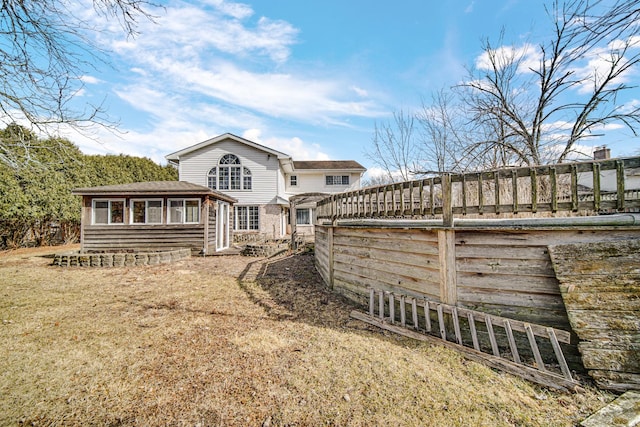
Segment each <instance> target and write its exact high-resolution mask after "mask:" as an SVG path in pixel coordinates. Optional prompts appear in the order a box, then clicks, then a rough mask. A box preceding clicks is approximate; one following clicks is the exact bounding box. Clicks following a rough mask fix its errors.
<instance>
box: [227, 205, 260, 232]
mask: <svg viewBox="0 0 640 427" xmlns="http://www.w3.org/2000/svg"><path fill="white" fill-rule="evenodd" d="M233 209H234V215H233V217H234V227H233V228H234V229H235V230H244V231H252V230H259V229H260V217H259V214H258V212H259V208H258V206H234V207H233Z"/></svg>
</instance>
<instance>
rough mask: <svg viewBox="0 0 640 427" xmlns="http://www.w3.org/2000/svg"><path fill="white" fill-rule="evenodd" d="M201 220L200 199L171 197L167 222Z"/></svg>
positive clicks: (177, 222) (184, 222)
mask: <svg viewBox="0 0 640 427" xmlns="http://www.w3.org/2000/svg"><path fill="white" fill-rule="evenodd" d="M199 222H200V199H169V201H168V206H167V223H169V224H197V223H199Z"/></svg>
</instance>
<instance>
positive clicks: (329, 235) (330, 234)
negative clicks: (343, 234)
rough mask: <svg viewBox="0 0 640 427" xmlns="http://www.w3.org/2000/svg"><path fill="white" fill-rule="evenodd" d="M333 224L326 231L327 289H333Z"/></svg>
mask: <svg viewBox="0 0 640 427" xmlns="http://www.w3.org/2000/svg"><path fill="white" fill-rule="evenodd" d="M334 227H335V222H332V224H331V225H330V226H329V229H328V230H327V247H328V248H327V249H328V251H329V289H333V229H334Z"/></svg>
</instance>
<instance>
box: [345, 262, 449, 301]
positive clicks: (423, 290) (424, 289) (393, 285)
mask: <svg viewBox="0 0 640 427" xmlns="http://www.w3.org/2000/svg"><path fill="white" fill-rule="evenodd" d="M333 283H334V287H335V286H338V285H339V286H341V287H346V288H348V289H349V290H350V291H352V292H356V293H359V294H362V295H365V294H366V290H367V289H368V288H369V287H370V286H375V287H376V288H380V289H385V290H387V291H391V292H398V293H405V294H407V295H411V296H414V297H417V298H423V297H425V296H427V297H430V298H433V299H435V300H437V299H438V298H439V290H438V287H437V285H429V284H428V283H426V282H422V283H417V284H415V286H411V284H410V283H408V282H406V283H400V284H398V281H397V280H396V281H395V282H386V281H382V280H378V278H376V280H371V278H370V277H369V276H365V275H357V274H353V273H351V272H345V271H341V270H340V269H339V268H336V269H335V270H334V276H333ZM414 288H416V289H414Z"/></svg>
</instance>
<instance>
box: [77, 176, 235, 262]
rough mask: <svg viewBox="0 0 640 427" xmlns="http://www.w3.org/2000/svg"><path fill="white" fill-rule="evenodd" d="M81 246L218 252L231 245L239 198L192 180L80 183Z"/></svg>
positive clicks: (98, 249) (87, 249)
mask: <svg viewBox="0 0 640 427" xmlns="http://www.w3.org/2000/svg"><path fill="white" fill-rule="evenodd" d="M73 194H77V195H80V196H82V216H81V226H80V246H81V248H80V250H81V251H82V252H104V251H109V252H110V251H118V250H151V251H153V250H167V249H177V248H190V249H191V250H192V252H198V253H213V252H217V251H223V250H225V249H227V248H229V245H230V242H231V240H232V238H233V235H232V230H231V226H230V224H231V222H232V221H233V217H232V215H233V209H232V208H233V203H235V201H236V200H235V199H234V198H233V197H230V196H228V195H226V194H223V193H220V192H218V191H214V190H211V189H210V188H208V187H203V186H201V185H196V184H193V183H190V182H180V181H155V182H136V183H133V184H123V185H106V186H101V187H89V188H77V189H75V190H73Z"/></svg>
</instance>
